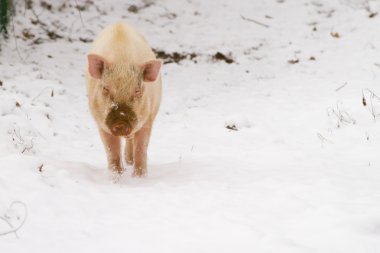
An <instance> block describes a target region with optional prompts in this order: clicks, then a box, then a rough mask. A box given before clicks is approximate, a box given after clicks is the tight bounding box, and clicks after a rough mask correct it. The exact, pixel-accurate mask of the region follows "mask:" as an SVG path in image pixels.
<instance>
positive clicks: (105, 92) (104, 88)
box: [103, 87, 110, 96]
mask: <svg viewBox="0 0 380 253" xmlns="http://www.w3.org/2000/svg"><path fill="white" fill-rule="evenodd" d="M109 94H110V90H109V89H107V88H106V87H103V95H105V96H108V95H109Z"/></svg>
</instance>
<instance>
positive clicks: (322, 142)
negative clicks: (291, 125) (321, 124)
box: [317, 133, 334, 146]
mask: <svg viewBox="0 0 380 253" xmlns="http://www.w3.org/2000/svg"><path fill="white" fill-rule="evenodd" d="M317 137H318V138H319V140H320V141H321V144H322V146H323V144H324V143H325V142H327V143H330V144H334V143H333V142H332V141H331V140H329V139H327V138H326V137H324V136H323V135H322V134H321V133H317Z"/></svg>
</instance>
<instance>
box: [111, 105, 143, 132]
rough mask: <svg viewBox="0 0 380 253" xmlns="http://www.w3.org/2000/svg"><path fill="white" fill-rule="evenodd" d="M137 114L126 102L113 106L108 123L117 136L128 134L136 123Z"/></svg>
mask: <svg viewBox="0 0 380 253" xmlns="http://www.w3.org/2000/svg"><path fill="white" fill-rule="evenodd" d="M136 120H137V117H136V114H135V113H134V112H133V110H132V109H131V107H129V106H127V105H125V104H119V105H114V106H112V108H111V110H110V112H109V113H108V115H107V118H106V125H107V127H108V128H109V130H110V131H111V133H112V134H113V135H115V136H127V135H129V134H130V133H131V132H132V129H133V128H134V126H135V125H136Z"/></svg>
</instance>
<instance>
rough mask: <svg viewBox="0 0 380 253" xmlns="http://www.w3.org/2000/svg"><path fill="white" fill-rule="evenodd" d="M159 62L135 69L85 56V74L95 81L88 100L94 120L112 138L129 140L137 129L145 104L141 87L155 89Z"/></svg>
mask: <svg viewBox="0 0 380 253" xmlns="http://www.w3.org/2000/svg"><path fill="white" fill-rule="evenodd" d="M160 68H161V61H159V60H151V61H147V62H145V63H143V64H142V65H139V66H135V65H129V64H127V63H119V62H118V63H109V62H107V61H106V60H105V59H104V58H103V57H101V56H99V55H95V54H90V55H88V71H89V74H90V76H91V77H92V78H94V79H95V80H96V85H95V87H94V89H95V91H94V93H93V95H92V97H91V98H90V100H92V101H90V103H91V106H92V107H93V110H94V111H95V114H96V118H97V120H98V121H101V123H102V125H103V126H105V127H106V128H108V130H109V132H110V133H111V134H113V135H115V136H128V135H130V134H131V133H132V132H133V130H134V128H135V127H136V126H137V125H139V123H140V122H139V117H138V115H139V113H141V110H142V108H141V105H142V103H143V101H144V98H145V97H144V85H154V84H152V82H154V81H155V80H156V79H157V78H158V74H159V71H160Z"/></svg>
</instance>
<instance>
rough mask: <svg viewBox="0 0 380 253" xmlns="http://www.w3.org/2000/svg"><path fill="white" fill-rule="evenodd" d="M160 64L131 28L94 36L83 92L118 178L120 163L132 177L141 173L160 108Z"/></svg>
mask: <svg viewBox="0 0 380 253" xmlns="http://www.w3.org/2000/svg"><path fill="white" fill-rule="evenodd" d="M160 68H161V61H160V60H157V59H156V57H155V54H154V53H153V51H152V49H151V48H150V47H149V45H148V44H147V42H146V41H145V39H144V38H143V37H142V36H141V35H140V34H139V33H137V32H136V31H135V30H134V29H133V28H132V27H131V26H129V25H126V24H121V23H118V24H114V25H111V26H108V27H106V28H105V29H104V30H103V31H101V32H100V33H99V35H98V36H97V38H96V39H95V41H94V42H93V44H92V49H91V51H90V53H89V54H88V71H87V77H86V79H87V92H88V99H89V107H90V111H91V113H92V115H93V117H94V119H95V121H96V123H97V125H98V127H99V133H100V137H101V139H102V141H103V144H104V147H105V150H106V154H107V159H108V166H109V169H110V170H111V171H113V172H117V173H120V174H121V173H123V171H124V170H123V166H122V160H121V159H122V154H121V141H122V140H123V139H125V140H126V145H125V146H126V147H125V159H126V162H127V164H130V165H132V164H133V167H134V172H133V175H134V176H143V175H145V174H146V172H147V148H148V144H149V138H150V134H151V131H152V125H153V121H154V119H155V117H156V115H157V112H158V109H159V107H160V102H161V76H160V74H159V72H160Z"/></svg>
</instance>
